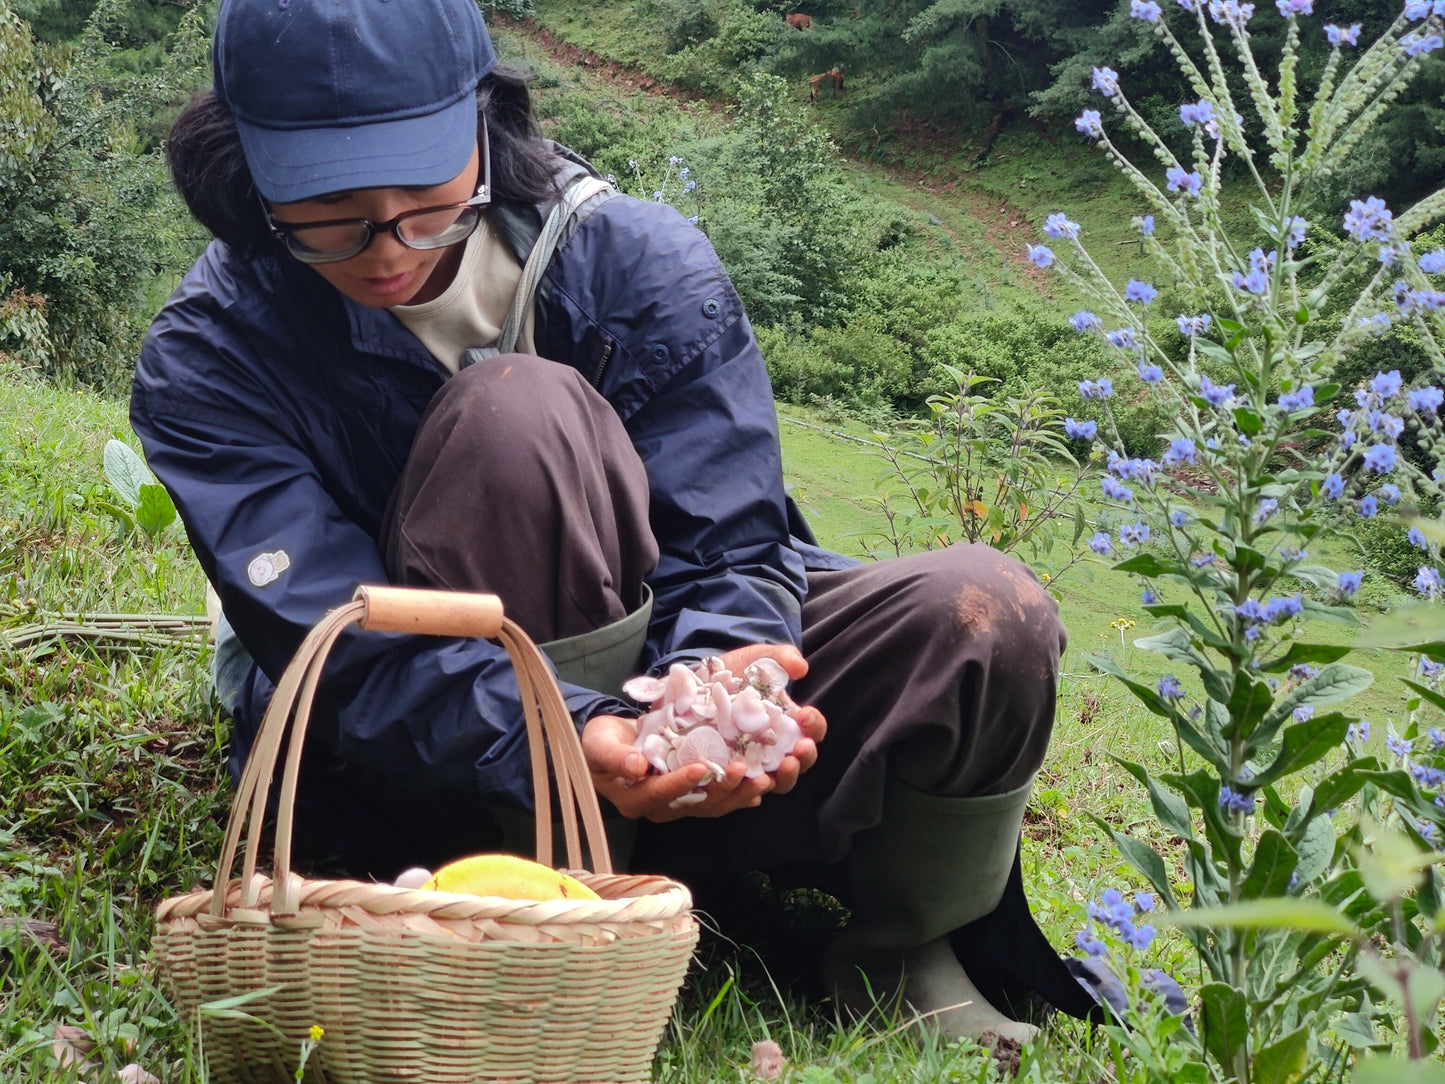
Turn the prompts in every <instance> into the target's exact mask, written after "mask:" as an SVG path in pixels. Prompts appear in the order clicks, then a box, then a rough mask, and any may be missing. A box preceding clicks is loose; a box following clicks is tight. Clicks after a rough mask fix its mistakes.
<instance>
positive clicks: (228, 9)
mask: <svg viewBox="0 0 1445 1084" xmlns="http://www.w3.org/2000/svg"><path fill="white" fill-rule="evenodd" d="M213 57H214V65H215V92H216V97H218V98H219V99H220V100H221V101H222V102H224V103H225V104H226V105H227V106H229V107H230V109H231V112H232V113H234V114H235V117H236V127H237V129H238V130H239V132H240V135H241V147H242V149H243V151H244V152H245V155H246V164H247V165H248V166H249V167H250V169H251V175H252V177H253V178H254V179H255V182H256V188H257V190H258V191H259V192H260V193H261V195H262V196H264V197H265V198H266V199H268V200H271V201H272V202H274V203H292V202H295V201H296V200H304V199H311V198H312V197H314V196H320V195H323V194H325V193H328V192H341V191H346V190H350V189H355V188H381V187H393V186H400V185H435V184H442V183H444V182H446V181H449V180H451V179H452V178H453V177H455V176H456V175H457V174H459V173H460V172H461V171H462V170H463V169H464V168H465V167H466V164H467V161H468V160H469V159H470V157H471V154H472V149H473V148H474V147H475V146H476V142H477V103H476V88H477V83H478V82H480V81H481V78H482V77H483V76H484V75H486V74H487V73H488V72H489V71H491V70H492V68H493V67H494V66H495V64H496V61H497V58H496V54H495V53H494V52H493V50H492V42H491V39H490V38H489V37H488V36H487V28H486V26H485V24H483V22H482V15H481V12H480V11H479V10H478V8H477V4H476V0H223V3H222V4H221V13H220V15H219V16H218V18H217V21H216V36H215V41H214V44H213Z"/></svg>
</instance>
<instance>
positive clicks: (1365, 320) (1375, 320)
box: [1357, 312, 1390, 338]
mask: <svg viewBox="0 0 1445 1084" xmlns="http://www.w3.org/2000/svg"><path fill="white" fill-rule="evenodd" d="M1357 326H1359V327H1362V328H1364V329H1365V334H1367V335H1369V336H1370V337H1371V338H1375V337H1376V336H1379V335H1383V334H1385V332H1387V331H1389V330H1390V314H1389V313H1388V312H1377V313H1375V315H1374V316H1362V317H1360V319H1359V321H1358V322H1357Z"/></svg>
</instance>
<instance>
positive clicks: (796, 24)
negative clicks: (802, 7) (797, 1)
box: [783, 11, 813, 30]
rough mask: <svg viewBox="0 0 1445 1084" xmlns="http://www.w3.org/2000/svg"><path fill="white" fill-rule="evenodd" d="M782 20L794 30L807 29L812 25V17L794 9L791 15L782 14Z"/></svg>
mask: <svg viewBox="0 0 1445 1084" xmlns="http://www.w3.org/2000/svg"><path fill="white" fill-rule="evenodd" d="M783 22H785V23H787V24H788V25H789V26H791V27H792V28H793V29H794V30H807V29H808V27H810V26H812V25H813V17H812V16H811V15H804V14H803V13H802V12H801V11H795V12H793V14H791V15H784V16H783Z"/></svg>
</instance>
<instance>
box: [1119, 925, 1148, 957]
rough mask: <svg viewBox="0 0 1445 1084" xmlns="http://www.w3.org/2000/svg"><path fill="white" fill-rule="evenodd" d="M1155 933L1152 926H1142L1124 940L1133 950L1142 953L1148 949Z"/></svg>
mask: <svg viewBox="0 0 1445 1084" xmlns="http://www.w3.org/2000/svg"><path fill="white" fill-rule="evenodd" d="M1155 932H1156V931H1155V929H1154V927H1153V926H1149V925H1142V926H1139V927H1138V928H1137V929H1135V930H1134V932H1133V933H1131V934H1128V935H1127V936H1125V938H1124V940H1125V941H1127V942H1128V943H1129V944H1130V945H1131V946H1132V947H1133V948H1136V949H1138V950H1139V951H1140V952H1143V951H1144V950H1145V949H1146V948H1148V947H1149V945H1150V943H1151V942H1153V940H1154V934H1155Z"/></svg>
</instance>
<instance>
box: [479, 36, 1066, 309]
mask: <svg viewBox="0 0 1445 1084" xmlns="http://www.w3.org/2000/svg"><path fill="white" fill-rule="evenodd" d="M491 18H492V19H493V20H494V21H495V22H496V23H497V24H498V25H500V26H505V27H507V28H508V29H510V30H512V31H514V32H515V33H517V34H520V35H522V36H524V37H526V38H527V39H528V40H529V41H530V42H532V43H533V44H534V45H536V46H537V47H538V48H540V49H541V50H542V51H543V52H544V53H545V54H546V55H547V56H548V57H549V58H550V59H551V60H552V61H553V62H554V63H557V64H560V65H563V66H566V67H573V68H580V69H581V70H582V71H584V72H586V73H587V74H588V75H589V76H591V77H592V78H594V79H598V80H600V81H601V82H602V83H604V84H605V85H607V86H609V87H612V88H614V89H617V88H625V89H627V90H634V91H642V92H643V93H646V94H652V95H657V96H659V97H668V98H672V99H674V100H676V101H679V102H703V103H705V104H706V105H707V106H708V107H709V108H710V109H712V110H713V111H715V112H721V111H722V110H723V109H724V106H723V105H722V104H721V103H718V102H715V101H711V100H708V99H706V98H703V97H702V96H701V95H698V94H694V93H692V92H691V91H687V90H684V89H683V88H681V87H679V86H677V85H675V84H673V83H666V82H663V81H661V80H657V79H654V78H653V77H652V76H650V75H648V74H647V73H646V72H642V71H638V70H637V69H636V68H630V67H627V66H625V65H622V64H619V63H617V62H616V61H615V60H609V59H607V58H606V57H600V56H598V55H597V54H596V53H593V52H591V51H589V50H586V49H581V48H579V47H577V46H576V45H573V44H572V43H570V42H566V41H563V40H561V39H560V38H558V37H557V36H556V35H555V34H553V33H552V32H551V31H550V30H548V29H547V28H546V27H544V26H538V25H537V22H536V20H535V19H524V20H521V21H517V20H513V19H510V18H508V17H507V16H505V15H502V14H501V13H500V12H493V13H492V15H491ZM929 138H930V133H928V132H926V131H922V130H919V131H916V132H911V133H907V139H908V140H909V142H912V143H915V144H922V143H923V142H925V141H926V140H927V139H929ZM867 168H870V169H879V170H881V171H882V172H883V173H884V174H885V175H886V176H887V177H888V178H889V179H890V180H891V181H892V182H893V183H894V184H896V185H898V186H899V187H900V188H901V189H904V190H905V191H906V192H907V193H908V195H907V196H905V197H903V198H904V202H905V203H906V205H907V206H909V207H911V208H912V209H913V210H915V211H917V212H918V213H919V214H921V215H923V216H924V217H925V218H926V219H927V220H928V221H929V223H930V224H931V225H934V226H937V227H939V228H940V229H942V230H943V231H944V233H945V234H947V236H948V238H949V240H950V242H952V244H953V246H954V248H955V250H956V251H957V252H958V253H959V254H960V255H961V256H964V257H967V256H969V255H970V252H971V246H969V245H968V244H966V243H965V242H964V241H962V240H961V239H960V238H959V235H958V231H957V230H956V229H955V228H954V227H953V226H951V225H950V224H949V223H948V221H947V219H949V218H952V217H953V216H954V215H958V214H961V215H964V216H966V217H969V218H972V219H973V220H974V221H976V222H977V223H978V224H979V226H980V227H981V229H982V231H983V236H984V239H985V240H986V241H987V242H988V244H989V246H990V247H991V248H993V249H994V250H995V251H996V252H997V253H998V254H999V258H1000V259H1001V260H1003V261H1004V263H1005V264H1006V265H1007V266H1008V267H1010V268H1011V269H1012V270H1013V271H1014V272H1015V273H1016V274H1018V275H1019V276H1020V277H1021V278H1024V279H1027V280H1028V281H1029V282H1031V283H1033V284H1034V285H1035V286H1042V284H1043V283H1044V282H1045V281H1046V278H1047V276H1046V274H1045V272H1044V271H1043V270H1042V269H1041V268H1038V267H1035V266H1034V265H1033V264H1032V263H1030V262H1029V260H1028V256H1027V250H1028V245H1029V244H1031V243H1033V242H1035V241H1036V240H1037V232H1036V230H1035V228H1034V226H1033V224H1032V223H1031V222H1029V221H1028V219H1027V218H1025V217H1024V216H1023V214H1022V213H1021V212H1019V211H1018V210H1017V209H1016V208H1014V207H1013V206H1012V205H1011V204H1010V203H1009V202H1008V200H1007V199H1002V200H1001V199H999V197H998V196H997V195H995V194H992V193H989V192H986V191H984V189H983V188H982V187H980V186H979V185H976V184H973V183H972V182H971V181H970V179H969V175H968V173H967V172H966V171H953V172H952V173H951V174H950V175H948V176H946V177H944V178H942V179H938V178H933V177H926V176H924V175H923V174H921V173H919V172H918V171H910V170H906V169H902V168H899V167H896V166H891V165H889V164H888V163H887V162H886V161H885V162H883V163H881V164H880V163H875V162H869V163H868V164H867ZM940 211H941V212H943V213H942V214H940V213H939V212H940Z"/></svg>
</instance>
